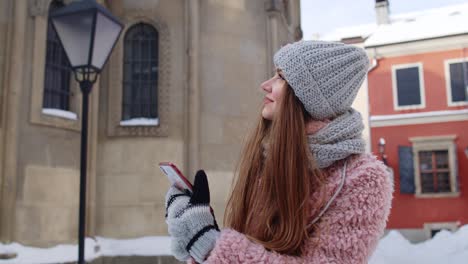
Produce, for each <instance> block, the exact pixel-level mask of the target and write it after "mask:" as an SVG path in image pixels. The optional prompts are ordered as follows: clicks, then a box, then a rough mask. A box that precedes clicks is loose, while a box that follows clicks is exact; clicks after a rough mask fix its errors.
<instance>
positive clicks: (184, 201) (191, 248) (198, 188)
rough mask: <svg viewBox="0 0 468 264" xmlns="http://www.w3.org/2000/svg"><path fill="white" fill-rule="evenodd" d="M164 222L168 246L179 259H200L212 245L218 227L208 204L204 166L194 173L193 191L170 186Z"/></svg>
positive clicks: (213, 244)
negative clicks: (166, 227)
mask: <svg viewBox="0 0 468 264" xmlns="http://www.w3.org/2000/svg"><path fill="white" fill-rule="evenodd" d="M166 223H167V225H168V231H169V235H170V236H171V250H172V253H173V254H174V257H176V258H177V259H178V260H181V261H186V260H188V259H189V258H190V256H191V257H193V259H194V260H195V261H197V262H198V263H202V262H203V261H204V260H205V259H206V257H207V256H208V254H209V253H210V251H211V250H212V249H213V248H214V246H215V243H216V240H217V238H218V237H219V233H220V232H219V228H218V224H217V223H216V220H215V217H214V214H213V210H212V209H211V207H210V190H209V187H208V180H207V178H206V174H205V172H204V171H203V170H200V171H198V172H197V174H196V175H195V184H194V185H193V193H191V192H190V191H189V190H183V191H181V190H179V189H177V188H176V187H174V186H172V187H171V188H170V189H169V191H168V192H167V194H166Z"/></svg>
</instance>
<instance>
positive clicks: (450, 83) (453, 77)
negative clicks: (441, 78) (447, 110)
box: [445, 59, 468, 106]
mask: <svg viewBox="0 0 468 264" xmlns="http://www.w3.org/2000/svg"><path fill="white" fill-rule="evenodd" d="M445 79H446V86H447V103H448V105H449V106H457V105H466V104H468V99H467V93H468V61H467V59H453V60H447V61H445Z"/></svg>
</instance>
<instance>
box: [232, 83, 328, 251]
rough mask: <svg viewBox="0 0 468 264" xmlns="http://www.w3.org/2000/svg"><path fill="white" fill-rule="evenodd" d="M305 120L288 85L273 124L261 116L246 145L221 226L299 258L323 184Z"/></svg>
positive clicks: (271, 248)
mask: <svg viewBox="0 0 468 264" xmlns="http://www.w3.org/2000/svg"><path fill="white" fill-rule="evenodd" d="M285 85H287V83H286V84H285ZM307 119H308V114H307V112H306V111H305V110H304V107H303V105H302V104H301V102H300V101H299V100H298V99H297V97H296V96H295V95H294V93H293V91H292V89H291V88H290V87H289V86H288V85H287V87H286V91H285V95H284V97H283V99H282V100H281V101H280V107H279V109H278V111H277V112H276V116H275V118H274V120H273V121H268V120H266V119H263V118H262V117H260V120H259V122H258V125H257V127H256V129H255V130H254V131H253V133H252V134H251V135H250V137H249V138H248V140H247V142H246V145H245V147H244V150H243V152H242V156H241V159H240V162H239V166H238V169H237V171H238V176H237V178H236V182H235V184H234V188H233V190H232V193H231V196H230V198H229V201H228V204H227V207H226V211H225V217H224V225H225V226H227V227H230V228H233V229H235V230H237V231H239V232H241V233H243V234H245V235H247V237H249V238H250V239H252V240H253V241H255V242H257V243H260V244H261V245H263V246H264V247H265V248H266V249H268V250H272V251H276V252H278V253H281V254H288V255H301V254H302V252H303V244H304V242H305V241H306V240H307V238H308V237H309V234H310V233H311V231H313V230H310V229H308V228H307V225H308V222H309V220H310V213H311V209H312V208H310V206H309V203H308V201H309V199H310V195H311V193H312V192H313V190H316V189H317V188H318V186H320V184H322V183H323V176H322V174H321V173H320V170H318V169H314V168H315V165H314V164H313V162H311V155H310V152H309V149H308V144H307V136H306V129H305V123H306V121H307ZM265 141H267V142H268V148H267V151H266V155H264V153H263V151H264V148H263V145H264V142H265ZM319 206H321V205H319V204H317V207H319Z"/></svg>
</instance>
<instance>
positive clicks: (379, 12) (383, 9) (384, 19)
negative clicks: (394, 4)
mask: <svg viewBox="0 0 468 264" xmlns="http://www.w3.org/2000/svg"><path fill="white" fill-rule="evenodd" d="M388 6H389V4H388V0H375V15H376V16H377V25H382V24H390V17H389V9H388Z"/></svg>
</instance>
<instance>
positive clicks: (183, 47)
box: [0, 0, 299, 246]
mask: <svg viewBox="0 0 468 264" xmlns="http://www.w3.org/2000/svg"><path fill="white" fill-rule="evenodd" d="M99 2H101V3H103V4H107V6H108V8H109V9H111V11H112V12H113V13H114V14H116V15H117V16H119V18H120V19H121V20H122V21H123V22H124V23H125V25H126V28H128V27H129V26H130V25H132V24H133V23H136V22H138V21H143V22H147V23H152V24H153V25H154V26H155V27H157V28H158V30H160V41H161V43H163V44H161V46H160V60H162V62H160V66H161V68H162V69H160V83H159V84H158V85H159V87H158V92H159V93H160V94H159V95H160V99H159V100H160V101H159V102H158V103H159V105H160V113H161V112H163V113H164V118H163V119H162V120H161V122H163V123H162V124H161V126H160V127H159V128H141V127H140V128H123V127H120V126H119V125H118V119H119V118H120V116H119V115H120V108H119V106H120V104H121V99H120V98H121V96H120V93H121V90H122V87H121V81H122V76H121V69H122V60H121V53H122V41H123V36H122V38H121V39H120V41H119V43H118V44H117V46H116V48H115V50H114V52H113V54H112V56H111V58H110V60H109V63H108V65H107V66H106V69H105V70H104V71H103V73H102V75H101V78H100V81H99V82H98V83H96V85H95V86H94V88H93V91H92V95H91V98H90V99H91V101H90V115H89V118H90V120H89V126H90V128H89V133H88V135H89V138H88V141H89V143H90V144H89V150H88V163H89V164H88V195H87V199H88V208H87V235H88V236H92V235H99V236H105V237H118V238H127V237H139V236H148V235H166V234H167V233H166V225H165V222H164V213H165V211H164V195H165V193H166V191H167V188H168V186H169V183H168V181H167V179H166V178H165V176H164V175H163V174H162V173H161V172H160V171H159V168H158V167H157V163H158V162H159V161H172V162H174V163H176V164H178V165H179V167H180V168H181V169H182V170H183V171H184V172H186V174H187V176H188V177H189V178H192V176H193V173H194V172H195V170H196V169H198V168H203V169H205V170H206V171H207V174H208V177H209V181H210V187H211V190H212V196H213V197H212V201H213V207H214V209H215V211H216V214H217V218H218V222H220V223H221V222H222V215H223V209H224V206H225V200H226V198H227V194H228V190H229V187H230V185H231V181H232V175H233V170H234V165H235V163H236V162H237V160H238V158H239V151H240V148H241V146H242V142H243V139H244V137H245V135H246V132H247V130H248V129H249V128H250V127H252V125H253V123H254V121H255V120H256V119H257V116H258V113H259V109H260V104H261V98H262V95H261V94H262V93H261V92H260V90H259V85H260V83H261V82H262V81H263V80H265V79H266V78H268V76H269V74H271V72H272V65H271V56H272V53H273V52H274V50H276V49H277V48H279V47H280V46H281V45H283V44H284V43H287V42H289V41H292V40H293V35H294V30H295V29H297V27H298V26H299V25H298V24H294V23H297V21H298V19H291V18H290V17H289V18H286V17H284V18H283V17H282V16H284V14H282V13H281V12H286V11H285V10H284V9H280V8H277V7H276V9H275V8H273V10H270V11H267V10H266V9H265V1H261V0H258V1H248V0H236V1H220V0H198V1H194V2H191V3H190V4H188V2H187V1H184V0H159V1H158V0H142V1H128V0H116V1H114V0H112V1H107V0H102V1H99ZM266 2H271V1H266ZM276 2H277V4H280V3H282V1H276ZM289 2H290V3H293V4H290V6H289V8H291V7H294V8H296V9H297V10H298V8H299V1H298V0H297V1H289ZM12 3H14V1H12V0H9V1H1V2H0V12H5V11H3V10H7V9H8V8H4V7H5V6H8V5H10V4H12ZM49 3H50V0H31V1H25V0H18V1H16V2H15V6H17V7H19V9H16V11H15V12H14V14H15V16H14V17H8V15H6V16H4V15H5V14H2V13H0V15H1V17H0V78H3V76H2V74H3V73H5V72H9V75H8V78H5V80H6V79H8V86H5V87H8V88H9V89H12V91H13V92H11V93H10V90H9V93H8V95H9V97H8V98H5V99H4V100H2V101H1V102H2V103H5V102H8V107H12V108H11V109H17V111H12V110H11V109H10V110H9V111H8V113H6V114H5V115H3V116H2V118H4V117H5V118H7V120H10V121H9V122H7V123H4V122H2V124H6V126H8V131H9V134H5V135H6V136H5V137H3V136H2V139H3V140H2V141H0V142H2V144H3V145H2V146H1V150H2V152H1V153H9V154H10V153H11V154H12V155H11V156H10V157H9V158H8V159H7V158H5V157H3V158H2V160H1V161H2V164H6V165H2V166H3V168H2V174H1V175H2V177H3V176H4V175H7V174H8V175H9V178H8V179H9V180H8V182H12V183H13V185H9V184H7V185H6V184H4V182H6V181H5V180H3V178H0V179H2V189H1V190H2V193H0V195H2V199H3V198H5V197H6V198H8V199H13V200H12V201H13V202H12V203H11V204H12V205H13V209H11V208H7V207H5V205H8V204H10V203H9V202H4V201H6V200H3V201H2V207H1V208H0V210H1V211H0V213H1V214H0V216H1V217H0V227H1V229H0V238H1V240H2V241H17V242H21V243H23V244H27V245H36V246H49V245H53V244H57V243H70V242H76V234H77V225H78V191H79V154H80V152H79V151H80V122H81V121H80V119H79V118H78V120H75V121H73V120H64V119H61V118H57V117H50V116H44V115H43V114H42V113H41V106H42V90H43V84H42V83H43V79H41V78H43V77H42V76H43V73H42V72H41V71H42V70H43V66H41V65H43V62H44V56H45V38H44V34H45V32H46V31H45V26H46V25H47V24H46V21H47V7H48V4H49ZM281 10H282V11H281ZM286 10H288V9H286ZM297 10H296V11H297ZM289 11H291V9H289ZM289 11H288V12H289ZM298 13H299V12H291V14H298ZM5 18H7V19H6V21H7V22H12V23H13V21H14V22H15V23H14V27H15V28H14V29H15V30H16V32H20V33H21V34H20V35H16V36H13V35H10V36H8V38H7V40H12V41H13V42H12V43H21V45H15V46H14V47H12V49H11V50H10V51H9V53H11V54H12V55H11V57H8V58H5V57H4V55H8V56H10V54H7V53H6V52H5V53H2V52H3V50H4V48H3V47H4V46H3V45H5V43H7V41H4V40H5V36H6V35H5V33H4V32H5ZM194 21H196V22H197V23H198V24H197V25H196V26H194V25H193V24H192V22H194ZM288 21H290V22H288ZM291 21H295V22H291ZM18 22H20V23H18ZM286 23H291V25H289V26H288V25H286ZM291 29H294V30H291ZM21 30H22V32H21ZM41 51H42V52H41ZM6 59H8V60H7V61H14V63H10V64H9V65H8V67H9V68H11V69H13V70H14V71H13V72H12V71H6V69H4V68H3V67H4V65H5V64H4V61H5V60H6ZM194 74H196V75H194ZM1 80H2V79H0V81H1ZM0 84H1V85H2V86H1V90H2V91H3V89H4V86H3V83H1V82H0ZM73 87H74V89H76V85H74V86H73ZM13 88H14V89H13ZM2 94H4V93H2ZM119 96H120V97H119ZM74 97H75V99H74V102H76V107H75V108H74V109H73V110H74V111H75V112H76V113H77V114H78V117H80V116H81V114H80V105H79V102H81V97H80V92H79V91H75V96H74ZM7 99H8V100H7ZM161 108H162V109H163V111H162V110H161ZM2 109H3V110H4V109H6V108H5V107H3V108H2ZM193 109H198V110H197V111H198V112H197V113H193V112H191V111H192V110H193ZM192 117H195V118H197V119H191V118H192ZM116 120H117V121H116ZM194 120H198V121H197V122H196V123H195V122H194ZM3 129H4V126H3V125H2V127H1V130H0V132H2V133H3ZM10 139H11V140H10ZM5 142H9V143H8V145H7V144H6V143H5ZM10 150H11V152H10ZM195 155H196V157H195ZM0 157H1V156H0ZM189 161H190V162H189ZM193 161H195V162H193ZM7 165H8V166H7ZM7 172H8V173H7ZM8 201H9V200H8ZM51 223H53V224H51ZM9 230H12V232H10V231H9Z"/></svg>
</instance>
